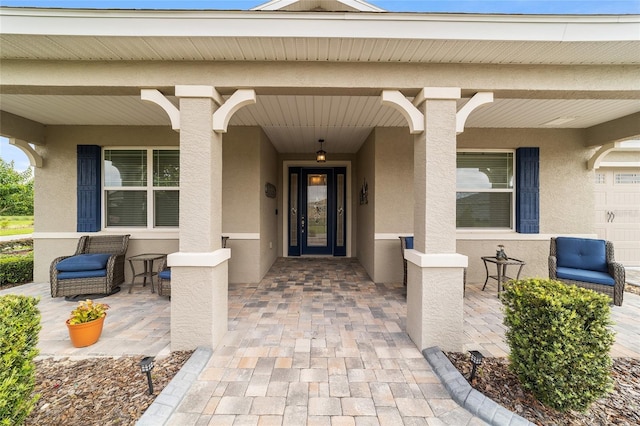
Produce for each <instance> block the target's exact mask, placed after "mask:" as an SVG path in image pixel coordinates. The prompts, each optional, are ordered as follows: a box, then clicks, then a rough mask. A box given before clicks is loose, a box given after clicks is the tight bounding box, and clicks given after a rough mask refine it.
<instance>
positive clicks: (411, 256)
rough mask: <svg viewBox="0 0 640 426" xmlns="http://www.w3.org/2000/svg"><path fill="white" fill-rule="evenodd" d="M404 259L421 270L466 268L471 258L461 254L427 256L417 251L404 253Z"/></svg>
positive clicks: (411, 250)
mask: <svg viewBox="0 0 640 426" xmlns="http://www.w3.org/2000/svg"><path fill="white" fill-rule="evenodd" d="M404 258H405V259H407V262H411V263H413V264H414V265H417V266H419V267H420V268H466V267H467V266H469V258H468V257H467V256H465V255H463V254H459V253H436V254H426V253H421V252H419V251H417V250H413V249H409V250H405V251H404Z"/></svg>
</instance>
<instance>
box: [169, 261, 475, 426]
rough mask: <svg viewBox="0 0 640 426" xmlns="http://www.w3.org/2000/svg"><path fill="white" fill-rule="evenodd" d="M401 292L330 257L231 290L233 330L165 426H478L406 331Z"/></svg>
mask: <svg viewBox="0 0 640 426" xmlns="http://www.w3.org/2000/svg"><path fill="white" fill-rule="evenodd" d="M404 293H405V291H404V287H403V286H402V284H391V285H383V284H374V283H373V282H371V281H370V280H369V278H368V276H367V274H366V273H365V271H364V269H363V268H362V266H360V264H359V263H358V262H357V260H353V259H336V258H330V259H322V258H312V259H308V258H297V259H279V260H278V261H277V262H276V264H275V265H274V266H273V267H272V269H271V271H270V272H269V273H268V274H267V276H266V277H265V278H264V279H263V280H262V282H261V283H260V284H259V285H246V284H244V285H230V286H229V305H230V306H229V319H230V320H229V321H230V322H229V332H228V333H227V335H226V337H225V339H224V341H223V342H222V344H221V345H220V346H219V347H218V348H217V349H216V350H215V351H214V353H213V356H212V357H211V359H210V361H209V363H208V366H207V367H206V368H205V370H204V371H203V372H202V374H201V375H200V377H199V379H198V381H197V382H196V384H195V385H194V386H192V388H191V390H190V391H189V393H188V394H187V396H186V398H185V400H184V402H183V403H182V404H181V405H180V406H179V407H178V410H177V412H176V413H174V415H173V416H172V417H171V419H170V421H169V424H172V425H180V426H185V425H195V424H198V425H203V424H210V425H227V424H228V425H231V424H233V425H236V424H251V425H258V424H259V425H267V424H276V425H280V424H284V425H305V424H306V425H334V426H335V425H379V424H380V425H402V424H411V425H421V424H422V425H427V424H429V425H433V424H450V425H467V424H483V422H482V421H480V420H479V419H477V418H474V417H473V416H471V414H469V412H467V411H466V410H464V409H463V408H461V407H459V406H458V405H457V404H456V403H455V402H454V401H453V400H452V399H450V398H449V395H448V394H447V392H446V390H445V389H444V387H443V386H442V384H440V382H439V380H438V379H437V377H435V375H434V373H433V371H432V370H431V368H430V366H429V364H428V363H427V361H426V360H425V359H424V357H423V356H422V354H421V353H420V351H419V350H418V349H417V348H416V347H415V345H414V344H413V342H412V341H411V340H410V339H409V337H408V336H407V334H406V333H405V332H404V331H403V330H404V329H405V315H406V304H405V295H404Z"/></svg>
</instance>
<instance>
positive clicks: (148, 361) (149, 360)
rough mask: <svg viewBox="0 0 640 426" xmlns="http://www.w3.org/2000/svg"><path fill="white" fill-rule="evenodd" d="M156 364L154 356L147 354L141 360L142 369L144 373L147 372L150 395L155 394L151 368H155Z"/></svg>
mask: <svg viewBox="0 0 640 426" xmlns="http://www.w3.org/2000/svg"><path fill="white" fill-rule="evenodd" d="M154 365H155V364H154V363H153V357H152V356H145V357H144V358H142V361H140V370H141V371H142V372H143V373H146V374H147V383H148V384H149V395H153V382H151V370H153V367H154Z"/></svg>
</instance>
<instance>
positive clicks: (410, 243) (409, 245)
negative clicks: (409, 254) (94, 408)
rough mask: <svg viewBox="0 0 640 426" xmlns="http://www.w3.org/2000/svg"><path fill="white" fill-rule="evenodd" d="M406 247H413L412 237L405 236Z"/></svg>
mask: <svg viewBox="0 0 640 426" xmlns="http://www.w3.org/2000/svg"><path fill="white" fill-rule="evenodd" d="M406 241H407V249H413V237H407V238H406Z"/></svg>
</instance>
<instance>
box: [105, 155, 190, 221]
mask: <svg viewBox="0 0 640 426" xmlns="http://www.w3.org/2000/svg"><path fill="white" fill-rule="evenodd" d="M103 170H104V179H103V182H104V187H103V194H104V199H103V206H104V213H105V214H104V225H105V227H107V228H109V227H113V228H115V227H135V228H162V227H171V228H175V227H177V226H178V213H179V210H178V206H179V194H180V192H179V187H180V151H179V150H177V149H159V148H155V149H154V148H140V149H119V148H114V149H105V150H104V161H103Z"/></svg>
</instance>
